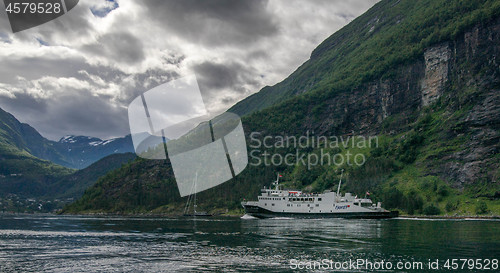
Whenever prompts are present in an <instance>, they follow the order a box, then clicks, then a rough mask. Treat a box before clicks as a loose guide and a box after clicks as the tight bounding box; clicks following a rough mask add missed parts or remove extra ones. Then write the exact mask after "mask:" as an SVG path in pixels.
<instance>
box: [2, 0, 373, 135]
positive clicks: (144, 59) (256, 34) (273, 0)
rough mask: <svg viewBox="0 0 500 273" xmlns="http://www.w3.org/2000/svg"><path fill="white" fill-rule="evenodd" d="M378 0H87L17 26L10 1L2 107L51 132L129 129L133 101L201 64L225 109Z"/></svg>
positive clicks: (210, 96)
mask: <svg viewBox="0 0 500 273" xmlns="http://www.w3.org/2000/svg"><path fill="white" fill-rule="evenodd" d="M376 2H377V1H375V0H349V1H347V0H338V1H337V0H312V1H305V0H270V1H260V0H246V1H234V0H227V1H225V0H216V1H201V0H178V1H164V0H152V1H126V0H123V1H116V2H113V1H103V0H82V1H80V2H79V4H78V5H77V6H76V7H75V8H74V9H72V10H71V11H69V12H68V13H67V14H65V15H63V16H61V17H59V18H58V19H56V20H54V21H51V22H49V23H46V24H44V25H41V26H38V27H35V28H32V29H29V30H25V31H22V32H18V33H16V34H13V33H12V30H11V28H10V24H9V22H8V19H7V14H6V12H5V10H2V11H0V63H1V65H0V107H1V108H3V109H4V110H6V111H8V112H10V113H12V114H13V115H14V116H16V117H17V118H18V119H19V120H21V121H22V122H25V123H28V124H30V125H31V126H33V127H35V128H36V129H37V130H38V131H39V132H40V133H41V134H42V135H43V136H45V137H47V138H50V139H54V140H58V139H59V138H60V137H62V136H64V135H70V134H71V135H86V136H95V137H100V138H103V139H107V138H111V137H119V136H123V135H126V134H128V133H129V125H128V117H127V106H128V104H129V103H130V102H131V101H132V100H133V99H134V98H135V97H137V96H138V95H140V94H141V93H143V92H144V91H147V90H148V89H151V88H153V87H155V86H157V85H159V84H162V83H165V82H167V81H169V80H171V79H175V78H178V77H181V76H184V75H191V74H193V73H194V74H195V75H196V77H197V78H198V82H199V85H200V88H201V90H202V92H203V94H204V99H206V104H207V108H208V110H210V111H211V112H220V111H223V110H225V109H227V108H229V107H230V106H232V105H234V104H235V103H236V102H237V101H239V100H241V99H243V98H245V97H246V96H248V95H250V94H252V93H255V92H257V91H259V90H260V89H261V88H262V87H264V86H266V85H274V84H276V83H278V82H280V81H281V80H283V79H284V78H286V77H287V76H288V75H289V74H290V73H292V72H293V71H294V70H295V69H296V68H297V67H298V66H299V65H301V64H302V63H303V62H305V61H306V60H307V59H308V58H309V56H310V54H311V51H312V50H313V49H314V48H315V47H316V46H317V45H318V44H319V43H321V42H322V41H323V40H324V39H326V38H327V37H328V36H330V35H331V34H333V33H334V32H335V31H337V30H338V29H340V28H341V27H342V26H344V25H346V24H347V23H349V22H350V21H352V20H353V19H354V18H355V17H357V16H359V15H360V14H362V13H363V12H365V11H366V10H367V9H369V8H370V7H371V6H373V5H374V4H375V3H376Z"/></svg>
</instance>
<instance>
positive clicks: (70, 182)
mask: <svg viewBox="0 0 500 273" xmlns="http://www.w3.org/2000/svg"><path fill="white" fill-rule="evenodd" d="M131 151H133V147H132V141H131V138H130V136H126V137H123V138H115V139H111V140H101V139H98V138H93V137H84V136H66V137H63V138H61V139H60V140H59V141H58V142H56V141H51V140H48V139H45V138H44V137H42V136H41V135H40V134H39V133H38V132H37V131H36V130H35V129H34V128H33V127H31V126H29V125H28V124H24V123H21V122H19V121H18V120H17V119H16V118H15V117H14V116H13V115H11V114H9V113H7V112H5V111H3V110H2V109H0V209H2V206H3V208H4V209H7V210H11V209H12V208H13V207H16V208H17V209H18V210H17V211H25V210H26V209H27V206H28V205H29V204H26V203H25V202H26V200H27V199H30V200H31V199H33V198H35V199H36V200H38V199H43V200H46V201H50V200H54V199H57V198H59V199H67V198H78V197H80V196H81V195H82V194H83V192H84V191H85V189H86V188H87V187H89V186H91V185H92V184H93V183H95V182H96V181H97V179H98V178H99V177H101V176H103V175H105V174H106V173H107V172H109V171H111V170H113V169H116V168H119V167H121V165H122V164H124V163H127V162H129V161H131V160H133V159H134V158H135V154H133V153H130V152H131ZM75 169H81V170H78V171H77V170H75ZM35 199H34V200H35ZM14 200H15V202H14ZM50 207H51V208H55V207H53V206H50ZM36 208H37V207H36V206H35V209H36Z"/></svg>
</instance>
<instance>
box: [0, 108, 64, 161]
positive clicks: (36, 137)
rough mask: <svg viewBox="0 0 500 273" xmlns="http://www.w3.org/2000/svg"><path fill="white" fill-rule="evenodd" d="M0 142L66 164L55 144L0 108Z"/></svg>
mask: <svg viewBox="0 0 500 273" xmlns="http://www.w3.org/2000/svg"><path fill="white" fill-rule="evenodd" d="M0 143H1V144H5V145H8V146H10V147H14V148H17V149H19V150H21V151H26V152H28V153H30V154H32V155H34V156H36V157H38V158H42V159H46V160H49V161H52V162H54V163H56V164H59V165H62V166H66V167H71V166H68V164H67V162H66V160H65V158H64V156H63V155H61V154H60V153H59V151H58V150H57V148H56V146H57V144H56V143H54V142H52V141H50V140H47V139H45V138H44V137H42V136H41V135H40V134H39V133H38V132H37V131H36V130H35V129H34V128H33V127H31V126H29V125H28V124H25V123H21V122H19V121H18V120H17V119H16V118H15V117H14V116H13V115H11V114H10V113H7V112H5V111H4V110H2V109H1V108H0Z"/></svg>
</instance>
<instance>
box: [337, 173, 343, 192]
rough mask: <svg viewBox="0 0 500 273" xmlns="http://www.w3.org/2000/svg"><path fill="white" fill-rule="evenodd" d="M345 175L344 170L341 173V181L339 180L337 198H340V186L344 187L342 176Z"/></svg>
mask: <svg viewBox="0 0 500 273" xmlns="http://www.w3.org/2000/svg"><path fill="white" fill-rule="evenodd" d="M343 174H344V169H342V172H341V173H340V180H339V187H338V188H337V198H338V197H339V196H340V195H339V194H340V185H342V175H343Z"/></svg>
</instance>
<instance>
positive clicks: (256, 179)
mask: <svg viewBox="0 0 500 273" xmlns="http://www.w3.org/2000/svg"><path fill="white" fill-rule="evenodd" d="M499 33H500V1H475V0H468V1H467V0H466V1H464V0H455V1H447V0H422V1H412V0H385V1H381V2H379V3H378V4H376V5H375V6H374V7H373V8H371V9H370V10H369V11H367V12H366V13H365V14H363V15H362V16H360V17H358V18H357V19H356V20H354V21H353V22H351V23H350V24H349V25H347V26H346V27H344V28H343V29H341V30H340V31H338V32H337V33H335V34H333V35H332V36H331V37H329V38H328V39H326V40H325V41H324V42H323V43H321V44H320V45H319V46H318V47H317V48H316V49H315V50H314V51H313V53H312V54H311V58H310V60H308V61H307V62H306V63H304V64H303V65H302V66H300V67H299V68H298V69H297V70H296V71H295V72H294V73H293V74H292V75H290V77H288V78H287V79H285V80H284V81H283V82H281V83H279V84H277V85H275V86H272V87H265V88H264V89H262V90H261V91H260V92H258V93H256V94H254V95H253V96H250V97H249V98H247V99H245V100H243V101H241V102H240V103H238V104H236V105H235V106H234V107H233V108H232V109H230V110H229V111H232V112H236V113H238V114H240V115H244V117H243V125H244V127H245V132H246V135H247V143H248V144H250V145H249V147H248V148H249V154H250V156H251V159H250V162H251V163H252V162H253V163H256V162H255V161H256V160H257V161H258V160H259V159H260V163H261V164H250V165H249V166H248V167H247V168H246V169H245V171H243V172H242V173H241V174H240V175H239V176H238V177H236V178H235V179H233V180H232V181H230V182H228V183H224V184H222V185H220V186H218V187H215V188H213V189H210V190H207V191H205V192H203V193H201V194H199V195H198V201H199V205H200V206H201V207H205V208H206V209H213V208H230V209H238V208H239V200H241V199H242V198H247V199H248V198H252V199H253V198H255V196H256V195H258V193H259V188H260V187H261V186H262V185H268V184H269V183H270V181H272V179H273V176H274V175H275V173H276V172H278V171H279V172H280V173H282V174H284V178H285V181H284V183H285V186H289V187H294V188H301V189H304V190H309V191H322V190H325V189H330V188H332V187H333V186H334V184H335V183H337V181H338V178H339V174H340V169H345V171H346V172H345V174H347V180H346V183H345V184H344V185H343V189H344V190H349V191H352V192H354V193H355V194H360V195H361V194H364V193H365V192H366V191H367V190H370V191H372V198H373V199H375V200H376V201H383V202H384V203H385V207H387V208H397V209H400V210H402V211H403V212H404V213H408V214H414V213H418V214H443V213H447V214H461V215H470V214H480V213H492V214H496V215H500V200H499V198H500V171H499V170H500V155H499V149H500V144H499V143H500V93H499V89H500V63H499V60H498V56H499V54H500V35H499ZM253 132H258V133H259V134H260V139H261V140H262V137H264V136H273V137H274V136H296V137H298V136H308V138H307V139H309V140H313V139H314V137H325V138H323V139H322V140H319V141H318V142H316V143H321V145H316V146H312V147H310V146H309V147H305V148H297V149H296V147H289V146H285V147H271V148H268V147H258V148H255V147H252V145H251V144H252V143H253V144H255V139H254V138H253V137H250V135H251V133H253ZM334 136H336V137H345V139H349V140H350V142H349V141H347V142H346V143H347V145H342V144H341V145H337V146H335V145H332V144H335V141H334V140H333V139H332V137H334ZM355 136H358V137H357V138H356V137H355ZM367 136H373V137H376V139H377V141H376V145H365V146H363V145H358V144H357V143H359V140H360V139H363V137H367ZM308 143H309V142H308ZM350 143H351V144H350ZM254 151H256V153H252V152H254ZM264 152H268V154H271V155H276V154H277V155H279V156H281V157H282V158H283V157H284V155H286V154H292V155H294V156H292V158H294V159H298V157H300V155H299V152H300V153H304V154H305V158H306V159H310V158H314V156H316V158H318V157H319V156H320V155H321V154H322V153H323V152H327V153H329V154H338V155H340V156H342V157H344V158H345V157H346V156H347V155H348V154H359V155H362V158H363V159H364V161H363V164H358V165H356V164H352V163H351V164H350V163H349V162H345V161H343V162H342V163H339V164H323V165H318V164H316V165H312V166H310V165H305V164H301V162H299V161H296V162H294V164H289V165H285V164H264V163H263V162H264V159H265V158H263V154H264ZM296 152H297V156H295V153H296ZM252 155H253V156H252ZM313 155H314V156H313ZM268 161H269V159H268ZM257 163H258V162H257ZM183 202H184V201H183V199H181V198H180V197H179V194H178V193H177V188H176V186H175V179H174V177H173V173H172V171H171V168H170V165H169V163H168V161H147V160H137V161H135V162H133V163H130V164H128V165H126V166H124V167H123V168H121V169H119V170H115V171H113V172H111V173H109V174H108V175H106V176H105V177H103V178H102V179H100V180H99V182H98V183H96V184H95V186H93V187H91V188H90V189H89V190H87V191H86V193H85V194H84V196H83V197H82V199H80V200H78V201H77V202H75V203H74V204H72V205H71V206H68V207H67V208H66V209H65V211H66V212H103V211H104V212H148V211H152V212H178V211H179V210H181V209H182V206H181V205H180V204H182V203H183ZM480 203H481V204H483V203H484V204H486V207H487V208H488V209H484V207H485V206H483V205H478V204H480ZM479 208H480V209H479Z"/></svg>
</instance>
